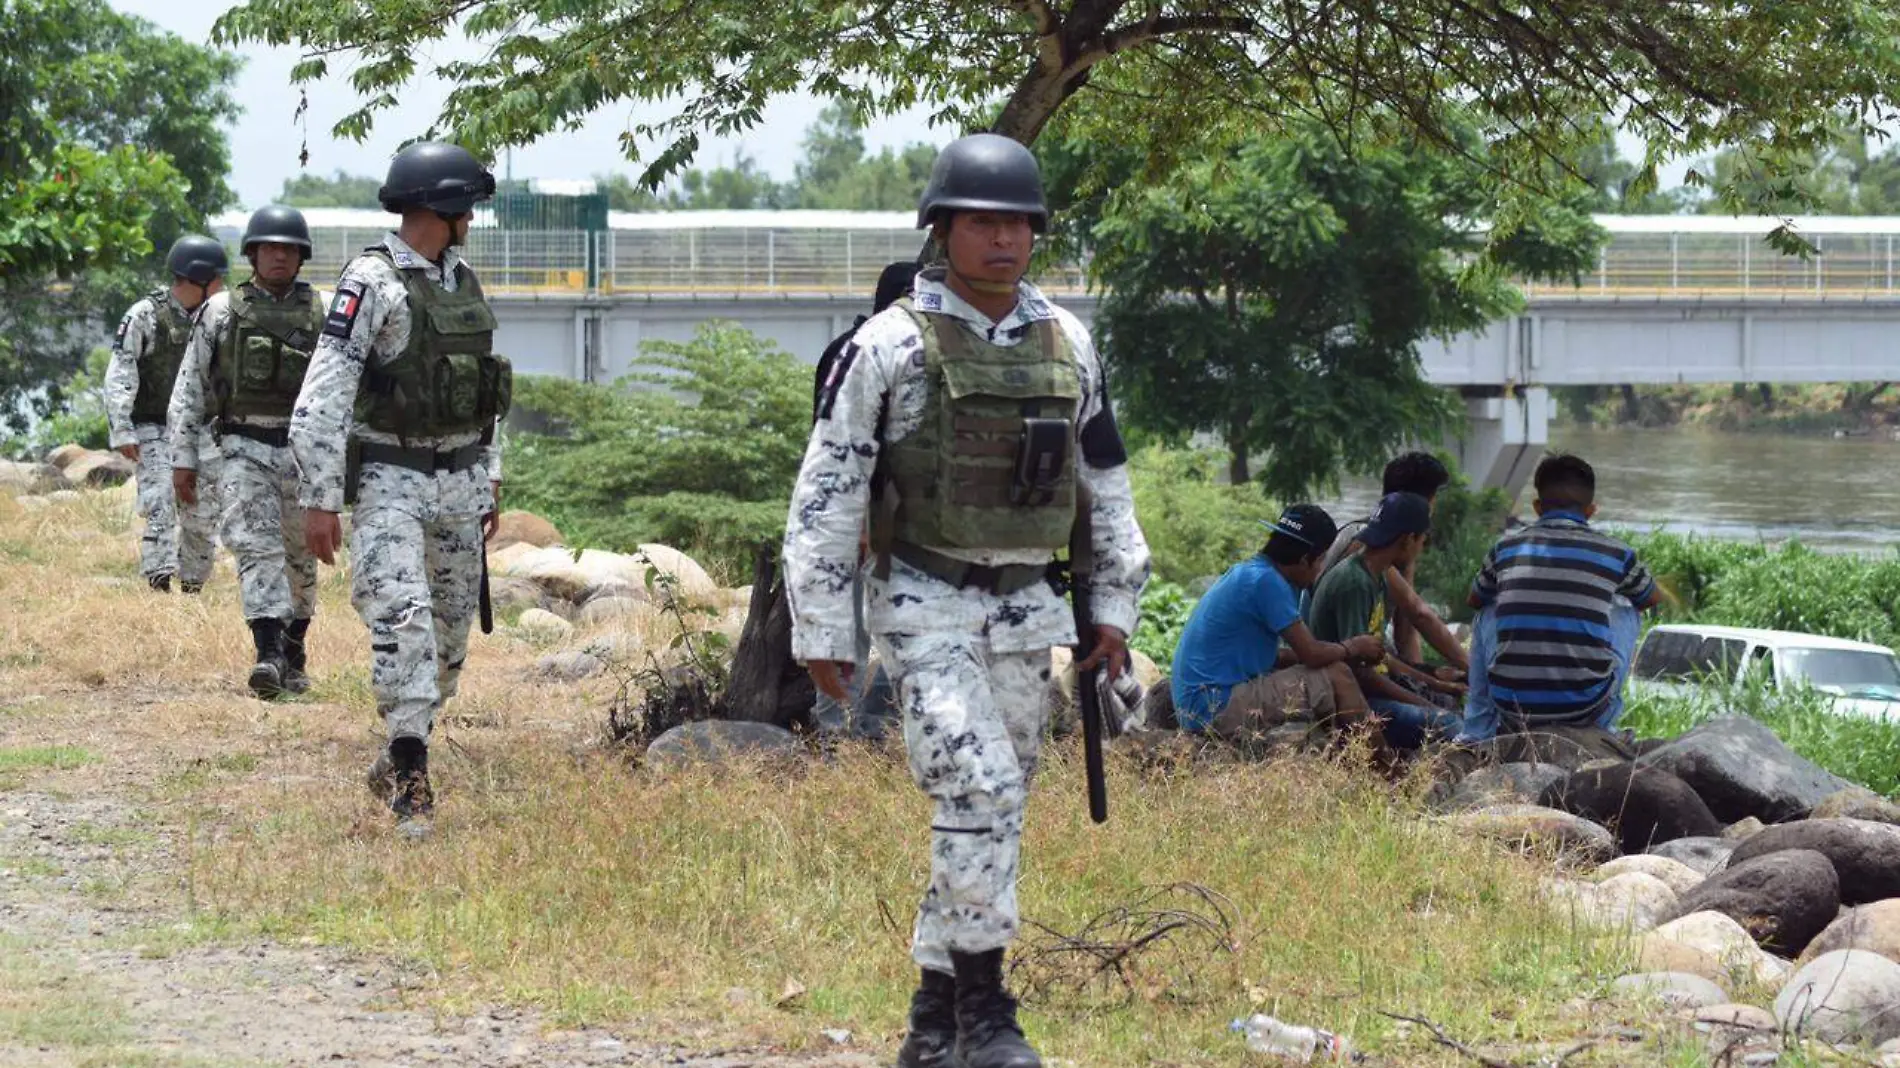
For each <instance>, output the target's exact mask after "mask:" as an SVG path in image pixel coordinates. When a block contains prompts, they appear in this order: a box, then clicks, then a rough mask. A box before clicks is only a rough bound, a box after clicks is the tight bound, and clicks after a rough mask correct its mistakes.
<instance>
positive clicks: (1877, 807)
mask: <svg viewBox="0 0 1900 1068" xmlns="http://www.w3.org/2000/svg"><path fill="white" fill-rule="evenodd" d="M1809 818H1810V819H1817V820H1833V819H1850V820H1870V821H1872V822H1874V823H1885V824H1890V825H1892V826H1900V805H1896V804H1894V803H1893V802H1892V801H1889V800H1887V799H1886V798H1884V797H1881V796H1880V795H1879V794H1876V793H1874V792H1873V791H1872V790H1863V789H1861V788H1860V787H1858V786H1856V787H1854V788H1853V789H1851V790H1842V791H1841V792H1840V793H1837V794H1831V795H1829V796H1828V798H1827V800H1825V801H1822V802H1821V803H1820V804H1818V805H1816V806H1814V812H1813V813H1812V814H1811V815H1810V816H1809Z"/></svg>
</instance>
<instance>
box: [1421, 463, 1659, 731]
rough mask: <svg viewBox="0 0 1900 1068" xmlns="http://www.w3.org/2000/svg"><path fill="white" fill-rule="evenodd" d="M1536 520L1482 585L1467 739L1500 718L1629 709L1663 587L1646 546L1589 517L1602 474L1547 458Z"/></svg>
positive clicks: (1605, 715)
mask: <svg viewBox="0 0 1900 1068" xmlns="http://www.w3.org/2000/svg"><path fill="white" fill-rule="evenodd" d="M1532 482H1533V484H1534V485H1535V486H1536V488H1537V500H1536V502H1535V507H1536V510H1537V516H1538V518H1537V522H1535V523H1532V524H1530V525H1529V526H1526V527H1522V528H1520V529H1517V530H1514V531H1512V532H1510V533H1508V534H1506V535H1504V537H1503V538H1501V539H1499V541H1498V543H1497V544H1496V545H1494V546H1492V548H1491V552H1490V554H1489V555H1488V556H1487V557H1485V561H1484V567H1483V568H1482V569H1481V570H1480V571H1479V572H1478V577H1477V579H1476V581H1474V582H1473V583H1472V587H1471V606H1472V607H1473V608H1476V609H1478V618H1477V621H1476V623H1475V624H1474V625H1473V627H1472V637H1471V691H1470V696H1469V698H1468V700H1467V703H1466V707H1465V723H1464V727H1463V729H1462V730H1460V731H1459V734H1458V738H1457V741H1458V742H1459V743H1460V744H1478V743H1482V742H1488V741H1490V740H1492V739H1493V738H1495V737H1496V736H1497V735H1498V732H1499V730H1500V727H1501V726H1502V727H1503V728H1505V729H1508V730H1511V731H1514V732H1521V731H1524V730H1527V729H1531V728H1548V727H1598V728H1601V729H1603V730H1609V729H1611V728H1612V727H1614V725H1615V724H1616V721H1617V719H1618V717H1620V716H1621V715H1622V714H1623V680H1624V679H1625V678H1627V677H1628V675H1629V667H1630V662H1631V659H1632V657H1633V656H1634V655H1635V651H1636V638H1637V634H1638V632H1639V631H1640V630H1641V620H1640V618H1639V616H1640V613H1642V612H1645V611H1648V610H1649V609H1651V608H1654V607H1655V606H1656V605H1657V603H1658V602H1659V601H1660V600H1661V590H1660V588H1659V587H1658V586H1657V585H1656V583H1655V580H1653V579H1652V578H1650V575H1649V571H1648V569H1647V568H1645V567H1644V566H1643V564H1642V562H1641V561H1639V560H1638V559H1637V558H1636V550H1634V549H1632V548H1630V547H1629V546H1628V545H1625V544H1624V543H1622V542H1620V541H1618V540H1617V539H1615V538H1612V537H1610V536H1609V535H1607V534H1604V533H1602V532H1600V531H1597V530H1595V529H1593V528H1592V527H1591V526H1590V517H1591V516H1593V515H1595V514H1596V472H1595V471H1594V470H1593V469H1592V468H1591V467H1590V465H1589V464H1588V463H1585V462H1584V461H1583V460H1582V459H1580V458H1579V457H1576V456H1567V455H1555V456H1550V457H1546V458H1545V459H1544V461H1543V462H1542V463H1540V464H1538V465H1537V472H1536V474H1535V475H1533V476H1532Z"/></svg>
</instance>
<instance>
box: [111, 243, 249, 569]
mask: <svg viewBox="0 0 1900 1068" xmlns="http://www.w3.org/2000/svg"><path fill="white" fill-rule="evenodd" d="M230 264H231V261H230V257H229V256H227V255H226V254H225V251H224V245H223V244H221V243H219V242H218V241H217V240H216V239H215V238H209V237H204V236H201V235H198V234H186V235H185V236H183V237H181V238H179V239H178V240H177V241H174V242H173V243H172V247H171V252H169V253H168V254H167V255H166V256H165V266H166V267H167V268H169V269H170V271H171V273H172V284H171V290H170V291H169V292H167V291H166V290H163V289H154V290H153V291H152V292H150V293H148V294H146V295H145V296H144V297H142V298H140V299H139V301H138V303H136V304H134V305H132V307H131V308H130V309H128V310H127V311H126V313H125V318H123V319H121V320H119V332H118V334H117V335H116V336H115V337H114V338H113V341H112V362H111V363H110V364H108V365H107V367H106V420H107V422H108V424H109V425H110V427H111V438H110V441H111V444H112V447H113V448H115V449H117V450H118V451H119V453H120V454H121V455H123V456H124V457H125V458H126V459H128V460H132V461H134V462H136V463H137V464H138V465H139V473H138V494H139V495H138V508H139V514H140V515H142V516H144V517H145V536H144V539H143V540H142V541H141V542H140V545H139V572H140V573H141V574H142V575H144V576H145V581H146V582H148V583H150V584H151V586H152V588H153V589H154V590H158V591H161V592H166V593H169V592H170V591H171V588H172V576H173V575H174V574H176V575H177V576H178V588H179V589H180V590H182V591H184V592H185V593H197V592H198V591H199V590H201V589H203V588H204V584H205V580H206V579H207V578H210V577H211V553H212V549H213V548H214V545H213V542H212V538H213V533H212V532H213V531H214V530H215V529H216V525H217V504H216V500H215V495H214V494H209V493H207V494H202V495H201V496H200V499H199V501H198V502H197V504H196V505H188V506H187V507H186V508H185V510H184V514H183V515H182V516H181V515H180V514H179V510H178V508H177V507H176V506H175V505H174V504H173V501H172V464H171V448H170V445H169V443H168V441H167V433H166V429H165V421H166V416H167V407H168V406H169V405H170V403H171V395H172V385H173V383H175V382H176V381H177V379H178V366H179V364H180V363H181V362H183V360H184V357H185V344H186V342H187V341H188V340H189V339H190V337H191V325H192V318H193V316H195V315H196V314H197V312H198V310H199V309H200V308H201V307H203V306H204V303H205V301H207V300H209V299H211V295H212V294H214V293H216V292H218V291H219V290H220V289H222V288H223V286H224V281H223V279H224V272H225V271H227V270H229V269H230ZM198 454H199V455H198V462H199V463H200V464H202V465H204V466H205V469H206V474H207V475H209V476H211V477H212V478H213V479H214V480H215V473H216V469H217V465H218V450H217V447H216V445H215V444H213V443H212V442H210V441H209V440H208V439H207V440H203V441H200V442H199V443H198Z"/></svg>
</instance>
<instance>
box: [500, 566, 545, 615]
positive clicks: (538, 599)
mask: <svg viewBox="0 0 1900 1068" xmlns="http://www.w3.org/2000/svg"><path fill="white" fill-rule="evenodd" d="M488 598H489V602H490V603H491V604H493V605H494V608H495V611H496V612H497V613H501V612H512V611H516V610H526V609H529V608H546V607H547V606H548V596H547V594H546V593H544V592H542V590H541V587H540V586H538V585H536V584H535V583H533V582H530V581H528V580H527V579H524V578H515V577H514V576H513V575H495V574H492V573H491V574H490V575H489V577H488Z"/></svg>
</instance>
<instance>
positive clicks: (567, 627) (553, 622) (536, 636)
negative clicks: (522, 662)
mask: <svg viewBox="0 0 1900 1068" xmlns="http://www.w3.org/2000/svg"><path fill="white" fill-rule="evenodd" d="M515 626H516V627H519V628H520V629H521V632H522V633H523V634H525V635H527V636H528V639H529V640H530V641H537V642H558V641H560V640H561V639H562V638H565V637H567V636H568V635H569V634H572V633H574V624H572V623H569V622H568V621H567V620H565V619H562V618H561V617H560V616H557V615H555V614H554V613H553V612H549V611H547V610H546V609H542V608H530V609H528V610H527V611H526V612H523V613H521V618H519V619H517V620H515Z"/></svg>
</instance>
